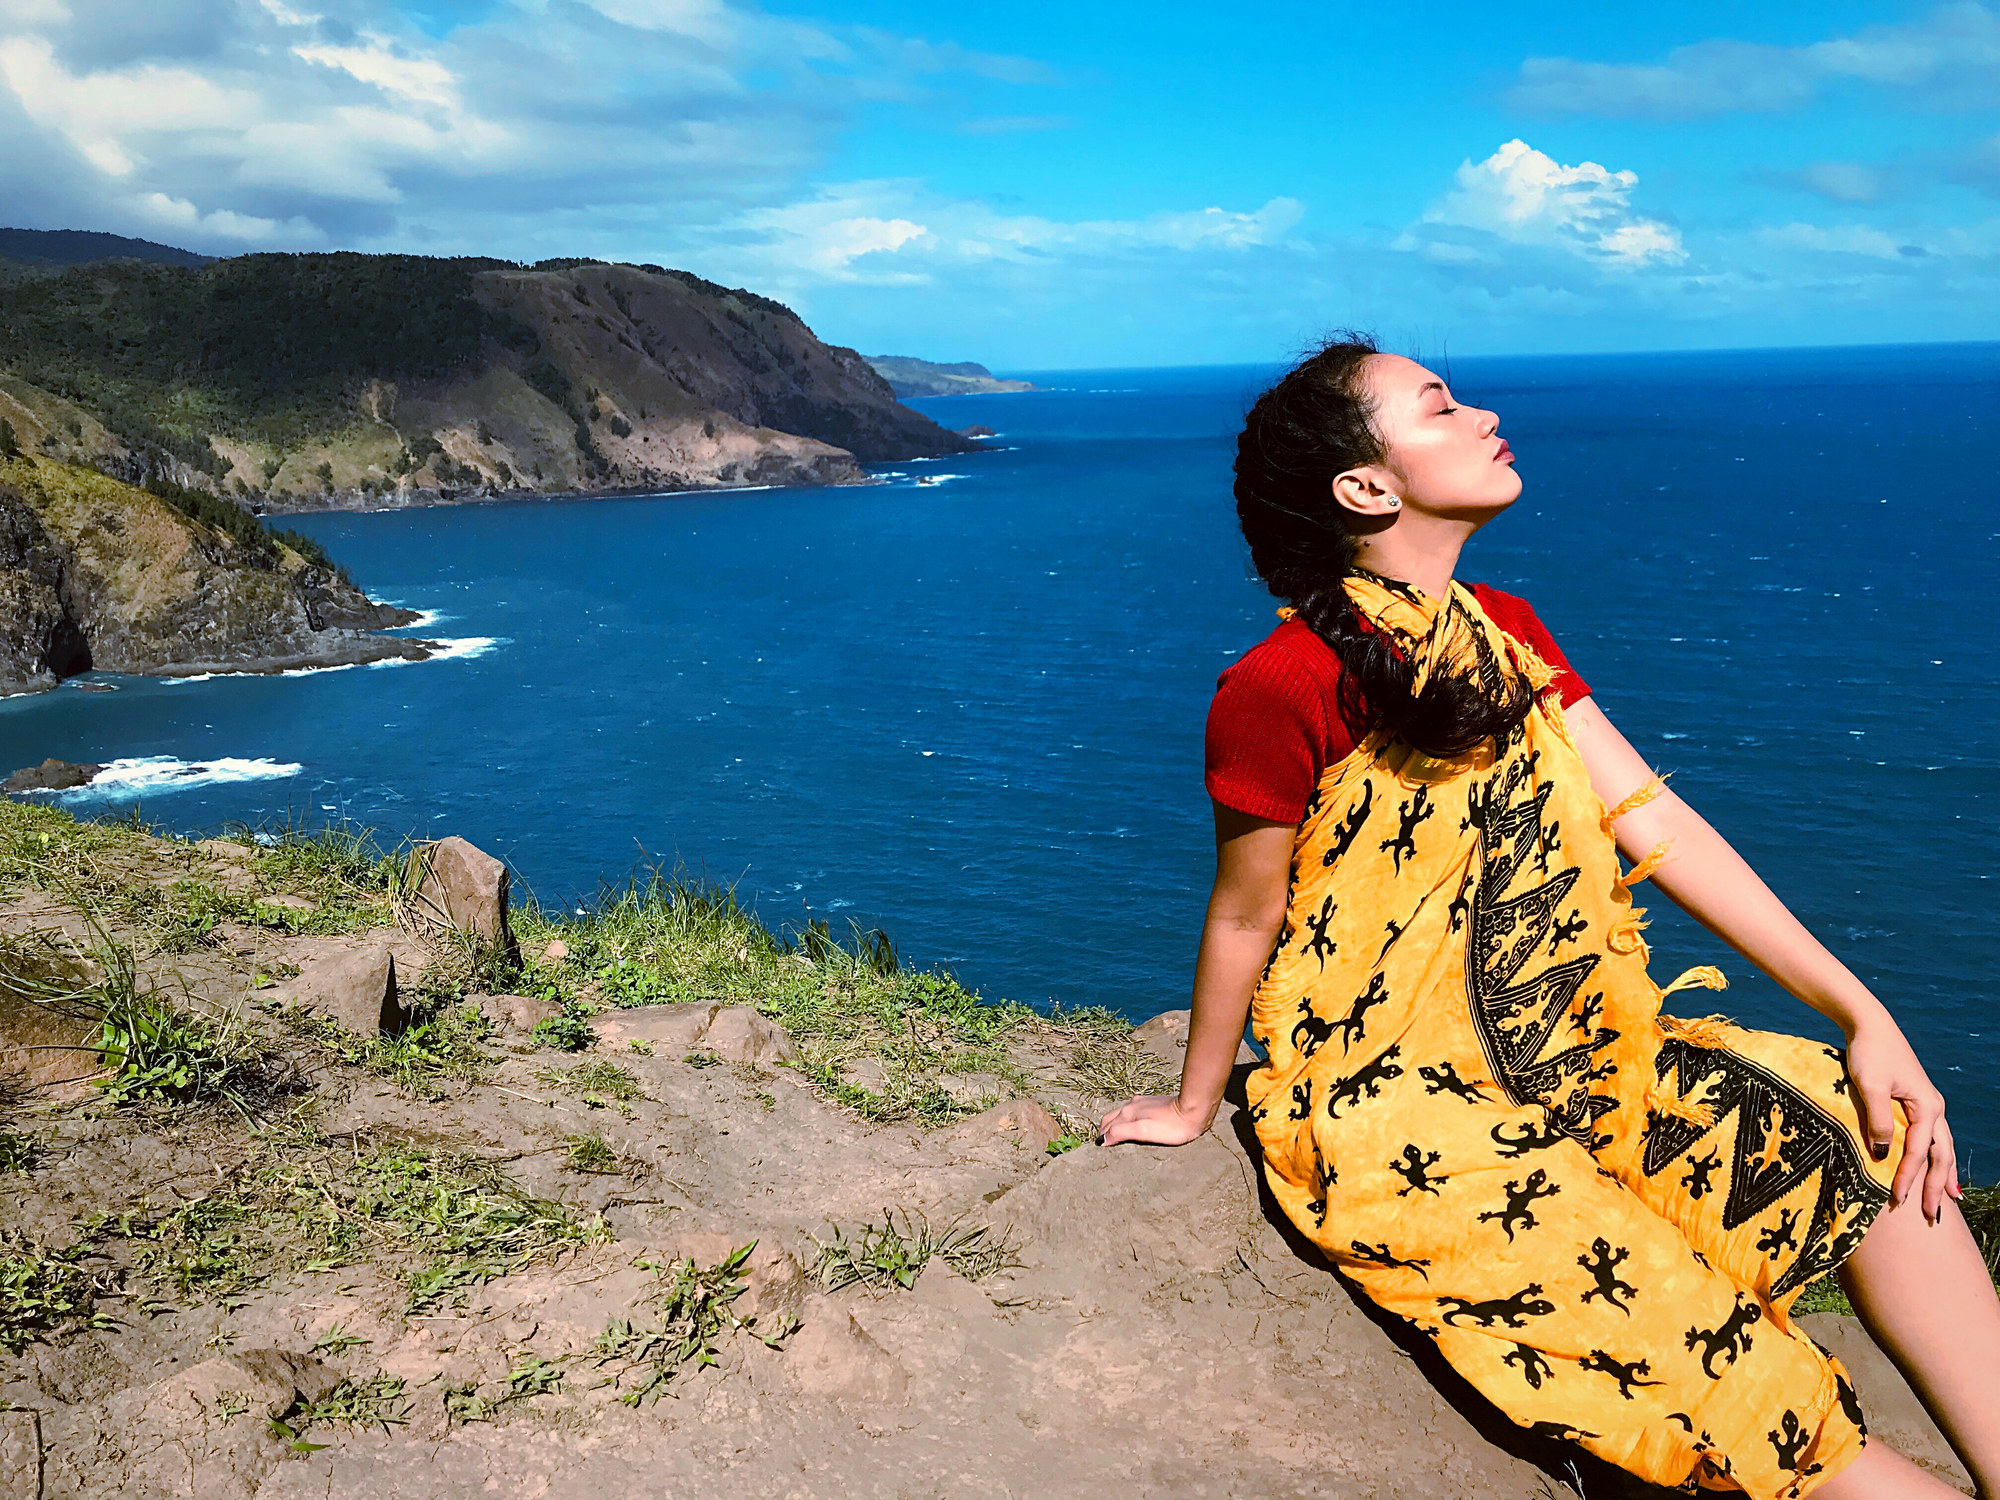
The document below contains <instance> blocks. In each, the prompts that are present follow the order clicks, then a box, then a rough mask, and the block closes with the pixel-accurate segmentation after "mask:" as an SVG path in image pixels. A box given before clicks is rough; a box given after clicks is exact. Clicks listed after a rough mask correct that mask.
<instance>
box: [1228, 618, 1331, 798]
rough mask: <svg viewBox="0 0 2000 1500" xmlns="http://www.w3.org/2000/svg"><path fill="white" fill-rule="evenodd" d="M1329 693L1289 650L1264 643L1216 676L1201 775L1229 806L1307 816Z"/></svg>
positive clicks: (1322, 750)
mask: <svg viewBox="0 0 2000 1500" xmlns="http://www.w3.org/2000/svg"><path fill="white" fill-rule="evenodd" d="M1325 720H1326V708H1325V694H1324V691H1323V689H1322V688H1321V686H1320V684H1319V683H1318V682H1317V681H1316V680H1315V679H1314V678H1313V676H1312V674H1311V673H1310V672H1308V671H1305V670H1304V669H1302V668H1301V667H1300V666H1299V665H1298V664H1297V663H1295V662H1293V661H1292V660H1291V658H1290V656H1289V654H1288V653H1286V652H1283V651H1279V650H1275V649H1270V648H1268V647H1260V648H1258V649H1256V650H1253V651H1251V652H1250V653H1249V654H1247V655H1246V656H1244V658H1243V659H1242V660H1241V661H1239V662H1237V663H1236V664H1235V665H1234V666H1232V667H1230V668H1229V669H1228V670H1227V671H1226V672H1224V673H1223V674H1222V675H1221V676H1220V677H1218V678H1217V679H1216V681H1215V698H1214V700H1213V701H1212V702H1211V703H1210V704H1209V709H1208V732H1207V735H1206V740H1205V747H1204V762H1205V773H1204V776H1203V780H1204V781H1205V782H1206V784H1207V787H1208V794H1209V796H1211V797H1213V798H1214V799H1215V800H1216V801H1217V802H1220V803H1221V804H1222V805H1223V806H1225V807H1233V808H1235V809H1236V810H1237V811H1238V812H1241V813H1247V814H1248V815H1249V816H1251V817H1253V818H1268V819H1270V820H1271V821H1272V822H1274V823H1296V822H1298V821H1299V820H1300V819H1301V818H1303V817H1304V816H1305V811H1306V804H1307V803H1308V802H1309V801H1311V799H1312V793H1313V787H1314V785H1315V784H1316V783H1317V781H1318V779H1319V767H1320V766H1321V765H1322V764H1323V763H1324V761H1325V757H1326V742H1327V738H1328V735H1327V724H1326V722H1325Z"/></svg>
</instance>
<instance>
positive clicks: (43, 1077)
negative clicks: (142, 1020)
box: [0, 990, 102, 1097]
mask: <svg viewBox="0 0 2000 1500" xmlns="http://www.w3.org/2000/svg"><path fill="white" fill-rule="evenodd" d="M97 1029H98V1028H97V1022H96V1021H95V1020H93V1019H91V1018H90V1017H89V1016H88V1015H87V1014H86V1013H84V1012H83V1011H81V1010H80V1009H78V1008H77V1007H75V1006H67V1005H44V1004H41V1003H40V1002H38V1001H34V1000H26V999H23V998H22V997H21V996H19V995H14V994H10V993H8V992H7V991H5V990H0V1080H4V1081H5V1082H6V1083H7V1084H8V1085H10V1086H11V1087H13V1088H15V1089H21V1090H28V1091H33V1092H35V1093H38V1094H41V1095H43V1096H45V1097H69V1096H72V1095H74V1094H77V1093H79V1092H81V1091H82V1090H83V1087H84V1080H86V1079H89V1078H92V1077H94V1076H96V1075H97V1074H98V1073H99V1072H100V1071H102V1068H101V1065H100V1064H99V1062H98V1059H97V1053H96V1051H95V1050H93V1049H92V1048H91V1047H90V1046H89V1045H88V1044H89V1043H90V1041H91V1040H92V1039H93V1038H94V1037H95V1036H96V1035H97Z"/></svg>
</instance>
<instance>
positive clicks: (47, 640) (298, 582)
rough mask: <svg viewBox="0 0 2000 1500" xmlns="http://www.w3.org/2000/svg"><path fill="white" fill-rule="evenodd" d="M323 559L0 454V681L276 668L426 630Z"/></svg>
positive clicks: (342, 658) (110, 485) (403, 647)
mask: <svg viewBox="0 0 2000 1500" xmlns="http://www.w3.org/2000/svg"><path fill="white" fill-rule="evenodd" d="M415 618H416V616H415V615H414V614H412V613H410V612H409V611H407V610H399V609H394V608H391V607H390V606H387V605H381V604H376V603H375V602H373V601H372V600H370V599H369V598H368V597H367V596H366V595H364V594H363V593H362V592H361V591H360V590H359V589H357V588H355V586H354V585H353V584H352V583H350V582H348V581H347V580H346V579H345V578H343V577H342V576H341V575H340V574H339V573H338V572H337V571H336V570H335V569H333V568H330V567H327V566H324V565H322V564H320V563H316V562H314V561H311V560H308V559H307V558H306V557H304V556H302V555H301V554H300V553H298V552H296V551H294V550H293V549H292V548H290V547H288V546H285V545H283V544H282V543H278V542H275V541H273V542H268V543H266V544H265V545H263V546H256V545H251V544H249V543H246V542H245V541H243V540H241V539H239V538H237V537H233V536H230V535H229V534H227V533H225V532H222V531H220V530H218V529H216V528H214V527H210V526H206V525H203V524H202V523H201V522H199V521H197V520H194V519H192V518H190V517H188V516H186V515H183V514H182V513H180V512H179V511H177V510H176V509H174V508H173V507H172V506H171V505H169V504H168V503H167V502H165V501H164V500H161V499H159V498H158V497H156V496H153V495H150V494H147V493H146V492H145V491H143V490H139V489H135V488H133V487H132V486H130V485H126V484H122V483H120V482H118V481H117V480H114V479H110V478H107V477H106V476H104V475H102V474H99V473H96V472H94V471H92V470H88V469H83V468H79V467H75V466H71V465H65V464H55V463H50V462H48V461H46V460H40V459H33V458H16V459H12V460H0V695H7V694H14V693H24V692H39V691H42V690H45V689H47V688H52V687H54V686H56V684H57V683H58V682H60V681H61V680H62V679H63V678H65V677H72V676H75V675H76V674H77V673H79V672H84V671H88V670H90V669H92V668H97V669H100V670H106V671H113V672H137V673H150V674H156V675H162V676H176V675H190V674H194V673H198V672H208V671H284V670H287V669H290V668H295V667H305V666H331V665H337V664H340V663H344V662H356V661H375V660H381V659H384V658H387V657H407V658H412V659H421V658H422V657H424V656H427V655H429V654H430V653H429V648H428V646H427V643H425V642H423V641H416V640H408V639H403V638H399V637H389V636H381V635H373V634H370V633H369V632H372V631H377V630H381V629H383V628H385V627H389V626H394V625H402V624H407V623H408V622H409V621H411V620H414V619H415Z"/></svg>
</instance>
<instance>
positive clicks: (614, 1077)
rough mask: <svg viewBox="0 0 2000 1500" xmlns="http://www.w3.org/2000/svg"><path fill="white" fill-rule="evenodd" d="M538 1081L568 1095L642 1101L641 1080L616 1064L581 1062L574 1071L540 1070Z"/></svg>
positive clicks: (569, 1069)
mask: <svg viewBox="0 0 2000 1500" xmlns="http://www.w3.org/2000/svg"><path fill="white" fill-rule="evenodd" d="M535 1078H536V1081H538V1082H540V1083H545V1084H547V1085H548V1086H549V1087H550V1088H557V1089H561V1090H563V1092H565V1093H569V1094H583V1095H593V1094H594V1095H596V1096H598V1097H599V1098H600V1099H616V1100H618V1101H620V1102H621V1103H622V1102H624V1101H626V1100H629V1099H642V1098H644V1097H645V1095H644V1094H643V1093H642V1092H641V1091H640V1088H639V1080H638V1079H637V1078H635V1077H633V1076H632V1074H631V1072H630V1071H629V1070H627V1069H625V1068H621V1067H619V1066H618V1064H617V1063H615V1062H599V1061H592V1062H586V1063H578V1064H577V1065H576V1066H575V1067H573V1068H539V1069H537V1070H536V1072H535Z"/></svg>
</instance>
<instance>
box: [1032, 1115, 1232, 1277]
mask: <svg viewBox="0 0 2000 1500" xmlns="http://www.w3.org/2000/svg"><path fill="white" fill-rule="evenodd" d="M1234 1113H1235V1112H1234V1111H1233V1110H1231V1109H1229V1108H1227V1107H1226V1106H1225V1108H1224V1109H1223V1111H1222V1112H1221V1113H1220V1114H1219V1115H1218V1116H1217V1117H1216V1123H1215V1127H1214V1128H1213V1129H1212V1130H1210V1131H1209V1133H1208V1134H1206V1135H1203V1136H1201V1137H1199V1138H1197V1139H1196V1140H1193V1141H1190V1142H1188V1144H1186V1145H1185V1146H1140V1145H1132V1144H1129V1143H1127V1144H1123V1145H1118V1146H1082V1147H1079V1148H1078V1149H1077V1150H1075V1151H1067V1152H1064V1153H1063V1154H1062V1155H1061V1156H1058V1157H1057V1158H1056V1159H1055V1160H1054V1161H1052V1162H1050V1163H1049V1164H1048V1166H1046V1167H1044V1168H1043V1169H1042V1170H1041V1171H1039V1172H1037V1173H1036V1174H1035V1175H1034V1176H1033V1177H1031V1178H1029V1179H1028V1180H1027V1181H1026V1182H1024V1183H1021V1184H1020V1185H1019V1186H1017V1187H1015V1188H1013V1189H1012V1190H1011V1191H1009V1192H1008V1193H1007V1194H1006V1196H1005V1197H1003V1198H1001V1199H1000V1200H999V1201H998V1202H997V1203H996V1204H995V1205H994V1213H995V1227H996V1228H997V1227H999V1226H1000V1225H1001V1224H1005V1225H1007V1226H1009V1227H1010V1228H1011V1229H1013V1231H1014V1232H1015V1233H1016V1234H1018V1235H1019V1236H1020V1238H1022V1239H1023V1240H1026V1241H1030V1242H1033V1243H1035V1244H1037V1245H1040V1246H1042V1247H1044V1248H1045V1249H1046V1250H1048V1251H1049V1252H1051V1253H1052V1254H1054V1255H1055V1256H1057V1257H1059V1258H1060V1259H1062V1260H1063V1261H1064V1262H1065V1263H1071V1262H1073V1263H1076V1264H1081V1265H1085V1266H1092V1267H1097V1268H1101V1269H1103V1270H1106V1271H1140V1272H1146V1273H1151V1272H1154V1271H1194V1272H1210V1273H1213V1272H1219V1271H1221V1270H1222V1269H1223V1268H1224V1267H1225V1266H1228V1265H1230V1264H1231V1263H1232V1262H1233V1261H1234V1259H1235V1257H1236V1255H1237V1253H1238V1251H1239V1250H1240V1249H1241V1248H1242V1247H1243V1246H1244V1245H1246V1244H1249V1243H1252V1242H1253V1241H1254V1238H1255V1235H1256V1231H1257V1228H1258V1226H1259V1225H1260V1223H1261V1216H1260V1214H1259V1211H1258V1203H1257V1184H1256V1180H1255V1179H1256V1168H1255V1167H1253V1166H1252V1165H1251V1163H1250V1161H1249V1160H1248V1158H1246V1157H1245V1156H1244V1154H1243V1151H1242V1149H1241V1148H1240V1146H1238V1145H1237V1143H1236V1141H1235V1139H1234V1135H1233V1132H1232V1125H1231V1123H1230V1122H1231V1119H1232V1118H1233V1115H1234Z"/></svg>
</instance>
